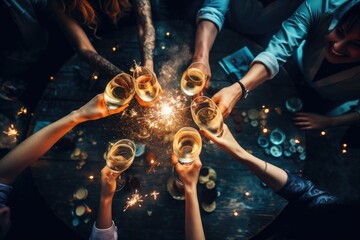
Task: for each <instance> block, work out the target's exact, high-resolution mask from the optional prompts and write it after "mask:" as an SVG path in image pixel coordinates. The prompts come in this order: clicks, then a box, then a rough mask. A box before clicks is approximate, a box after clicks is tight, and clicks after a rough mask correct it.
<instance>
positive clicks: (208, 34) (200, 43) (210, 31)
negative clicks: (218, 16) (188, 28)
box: [193, 20, 218, 62]
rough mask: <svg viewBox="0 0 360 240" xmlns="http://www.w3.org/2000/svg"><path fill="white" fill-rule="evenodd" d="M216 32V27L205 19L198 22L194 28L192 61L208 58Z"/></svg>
mask: <svg viewBox="0 0 360 240" xmlns="http://www.w3.org/2000/svg"><path fill="white" fill-rule="evenodd" d="M217 33H218V29H217V28H216V26H215V24H213V23H212V22H210V21H206V20H203V21H201V22H199V24H198V26H197V29H196V36H195V49H194V55H193V62H197V61H200V60H206V61H208V60H209V53H210V50H211V48H212V46H213V44H214V41H215V39H216V36H217Z"/></svg>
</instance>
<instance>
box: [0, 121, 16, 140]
mask: <svg viewBox="0 0 360 240" xmlns="http://www.w3.org/2000/svg"><path fill="white" fill-rule="evenodd" d="M3 133H5V134H6V135H8V136H9V137H14V138H16V137H17V136H19V132H18V130H16V128H15V127H14V125H13V124H11V125H10V127H9V129H8V131H3Z"/></svg>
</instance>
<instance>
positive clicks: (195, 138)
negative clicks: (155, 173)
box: [167, 127, 202, 200]
mask: <svg viewBox="0 0 360 240" xmlns="http://www.w3.org/2000/svg"><path fill="white" fill-rule="evenodd" d="M201 148H202V141H201V136H200V134H199V132H198V131H197V130H196V129H195V128H192V127H183V128H181V129H180V130H179V131H177V133H176V134H175V137H174V140H173V151H174V154H175V155H176V157H177V158H178V161H179V163H180V164H185V165H190V164H192V163H193V162H194V161H195V159H196V158H197V157H199V155H200V153H201ZM173 173H174V174H173V175H171V177H170V178H169V180H168V182H167V189H168V192H169V193H170V195H171V196H172V197H173V198H174V199H177V200H184V199H185V194H184V186H183V183H182V182H181V180H180V178H179V176H178V175H177V174H176V171H175V167H173Z"/></svg>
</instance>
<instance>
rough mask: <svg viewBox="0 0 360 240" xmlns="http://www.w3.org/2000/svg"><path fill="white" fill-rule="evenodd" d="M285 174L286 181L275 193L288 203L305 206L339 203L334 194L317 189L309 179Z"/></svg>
mask: <svg viewBox="0 0 360 240" xmlns="http://www.w3.org/2000/svg"><path fill="white" fill-rule="evenodd" d="M287 174H288V181H287V183H286V184H285V186H284V187H283V188H282V189H280V191H278V192H277V194H278V195H280V196H281V197H283V198H284V199H286V200H288V201H289V203H292V204H296V205H301V206H305V207H314V206H318V205H327V204H337V203H339V201H338V199H337V198H336V197H335V196H333V195H331V194H330V193H328V192H326V191H323V190H320V189H318V188H317V187H316V186H315V185H314V184H313V183H312V182H311V181H309V180H306V179H303V178H301V177H299V176H297V175H295V174H292V173H289V172H287Z"/></svg>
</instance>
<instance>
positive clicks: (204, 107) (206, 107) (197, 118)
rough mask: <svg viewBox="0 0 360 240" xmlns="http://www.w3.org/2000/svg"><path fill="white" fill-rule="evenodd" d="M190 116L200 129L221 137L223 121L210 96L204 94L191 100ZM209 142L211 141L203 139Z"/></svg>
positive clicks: (211, 142)
mask: <svg viewBox="0 0 360 240" xmlns="http://www.w3.org/2000/svg"><path fill="white" fill-rule="evenodd" d="M190 109H191V116H192V118H193V120H194V122H195V123H196V125H197V126H198V127H199V128H200V129H205V130H207V131H209V132H210V133H212V134H213V135H215V136H216V137H221V136H222V134H223V131H224V121H223V117H222V114H221V112H220V109H219V108H218V107H217V105H216V104H215V103H214V101H213V100H211V98H209V97H206V96H199V97H196V98H195V99H194V100H193V101H192V102H191V106H190ZM205 141H206V142H207V143H209V144H214V142H213V141H210V140H207V139H205Z"/></svg>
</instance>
